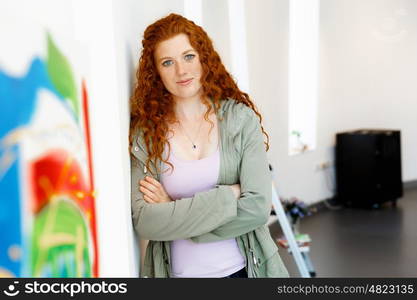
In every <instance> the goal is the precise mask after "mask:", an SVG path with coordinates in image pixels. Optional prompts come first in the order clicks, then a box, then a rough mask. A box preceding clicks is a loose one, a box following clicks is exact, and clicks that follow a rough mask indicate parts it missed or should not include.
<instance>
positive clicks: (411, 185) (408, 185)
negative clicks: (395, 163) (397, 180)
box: [403, 180, 417, 190]
mask: <svg viewBox="0 0 417 300" xmlns="http://www.w3.org/2000/svg"><path fill="white" fill-rule="evenodd" d="M403 187H404V190H408V189H415V188H417V180H410V181H405V182H403Z"/></svg>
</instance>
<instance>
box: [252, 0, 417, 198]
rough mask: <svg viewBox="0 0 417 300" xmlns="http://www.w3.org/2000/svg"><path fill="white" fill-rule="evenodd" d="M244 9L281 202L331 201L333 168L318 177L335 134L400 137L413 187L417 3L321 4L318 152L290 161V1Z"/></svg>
mask: <svg viewBox="0 0 417 300" xmlns="http://www.w3.org/2000/svg"><path fill="white" fill-rule="evenodd" d="M245 2H246V11H247V16H248V24H247V30H248V49H249V54H248V55H249V68H250V69H249V71H250V84H251V95H252V97H253V99H254V101H255V102H256V103H257V104H258V106H259V107H260V108H261V111H262V112H263V114H264V116H265V121H266V123H265V124H266V127H267V130H268V132H269V133H270V136H271V151H270V153H269V157H270V160H271V162H272V163H273V165H274V166H275V170H276V178H277V186H278V189H279V193H280V194H281V196H283V197H291V196H296V197H299V198H300V199H301V200H303V201H305V202H308V203H313V202H316V201H320V200H323V199H325V198H328V197H331V196H332V195H333V192H332V189H333V188H334V182H332V181H333V180H334V179H333V177H334V170H333V165H332V168H331V169H329V170H325V171H317V170H316V168H317V164H318V163H320V162H322V161H327V160H330V161H332V162H333V160H334V154H333V151H334V144H335V133H336V132H339V131H345V130H351V129H357V128H363V127H369V128H394V129H400V130H401V133H402V160H403V161H402V166H403V181H411V180H416V179H417V139H416V136H417V128H416V127H415V125H414V124H416V121H417V117H416V114H415V112H416V110H417V99H416V98H417V90H416V89H415V81H416V79H417V54H416V53H417V26H416V23H417V21H416V20H417V2H415V1H412V0H405V1H396V0H384V1H379V0H365V1H364V0H360V1H359V0H353V1H352V0H336V1H335V0H322V1H321V9H320V64H319V68H320V70H321V71H320V77H319V82H320V85H319V90H320V94H319V107H318V120H317V149H316V150H315V151H312V152H306V153H305V154H302V155H298V156H294V157H289V156H288V154H287V149H288V144H287V143H288V137H287V132H288V115H287V112H288V102H287V98H288V94H287V93H288V88H287V86H288V75H287V74H288V63H287V61H288V0H263V1H255V0H246V1H245ZM400 8H403V10H398V9H400ZM404 14H406V15H404ZM387 17H393V18H394V19H387ZM395 21H398V23H395ZM378 30H379V32H378ZM403 31H405V34H404V32H403ZM401 32H403V33H401ZM397 33H399V35H398V36H397ZM384 34H385V35H384ZM403 34H404V36H403V37H402V35H403ZM397 40H398V41H397ZM300 88H302V87H300Z"/></svg>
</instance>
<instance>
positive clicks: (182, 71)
mask: <svg viewBox="0 0 417 300" xmlns="http://www.w3.org/2000/svg"><path fill="white" fill-rule="evenodd" d="M175 65H176V72H177V75H178V76H181V75H185V74H186V73H187V71H186V69H185V65H184V63H183V62H177V63H176V64H175Z"/></svg>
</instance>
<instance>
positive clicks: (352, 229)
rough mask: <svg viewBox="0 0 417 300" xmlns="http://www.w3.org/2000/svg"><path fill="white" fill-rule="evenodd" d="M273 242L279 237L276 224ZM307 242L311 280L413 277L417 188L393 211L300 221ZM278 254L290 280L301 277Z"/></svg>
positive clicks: (337, 213) (350, 211)
mask: <svg viewBox="0 0 417 300" xmlns="http://www.w3.org/2000/svg"><path fill="white" fill-rule="evenodd" d="M270 230H271V234H272V236H273V237H274V238H278V237H280V236H281V235H282V233H281V229H280V227H279V225H278V224H277V223H274V224H272V225H271V226H270ZM300 231H301V232H302V233H308V234H309V235H310V236H311V238H312V243H311V247H310V258H311V261H312V263H313V265H314V269H315V271H316V274H317V276H316V277H417V189H408V190H405V191H404V197H403V198H401V199H399V200H398V203H397V207H392V206H391V205H390V203H387V204H386V205H383V206H382V207H381V208H379V209H369V210H368V209H358V208H342V209H338V210H330V209H327V208H325V209H322V210H319V211H318V212H316V213H314V214H313V215H311V216H309V217H305V218H303V219H302V220H301V224H300ZM280 254H281V257H282V259H283V260H284V263H285V264H286V266H287V268H288V271H289V272H290V275H291V276H294V277H300V275H299V272H298V269H297V267H296V265H295V262H294V259H293V258H292V256H291V255H290V254H288V252H287V250H285V249H282V248H280Z"/></svg>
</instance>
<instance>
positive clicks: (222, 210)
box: [131, 157, 237, 241]
mask: <svg viewBox="0 0 417 300" xmlns="http://www.w3.org/2000/svg"><path fill="white" fill-rule="evenodd" d="M144 177H145V174H144V172H143V165H142V163H141V162H139V160H138V159H137V158H136V157H131V202H132V203H131V204H132V221H133V226H134V228H135V231H136V232H137V234H138V235H139V236H140V238H142V239H147V240H153V241H172V240H177V239H187V238H190V237H193V236H197V235H201V234H203V233H206V232H210V231H212V230H214V229H215V228H217V227H219V226H221V225H223V224H225V223H228V222H230V220H232V219H233V218H234V217H236V213H237V200H236V197H235V196H234V194H233V191H232V189H231V188H230V186H217V187H216V188H213V189H211V190H208V191H204V192H200V193H196V194H195V195H194V196H193V197H191V198H182V199H180V200H177V201H171V202H168V203H157V204H149V203H147V202H146V201H144V200H143V194H142V192H141V191H140V190H139V181H140V180H141V179H143V178H144Z"/></svg>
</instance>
